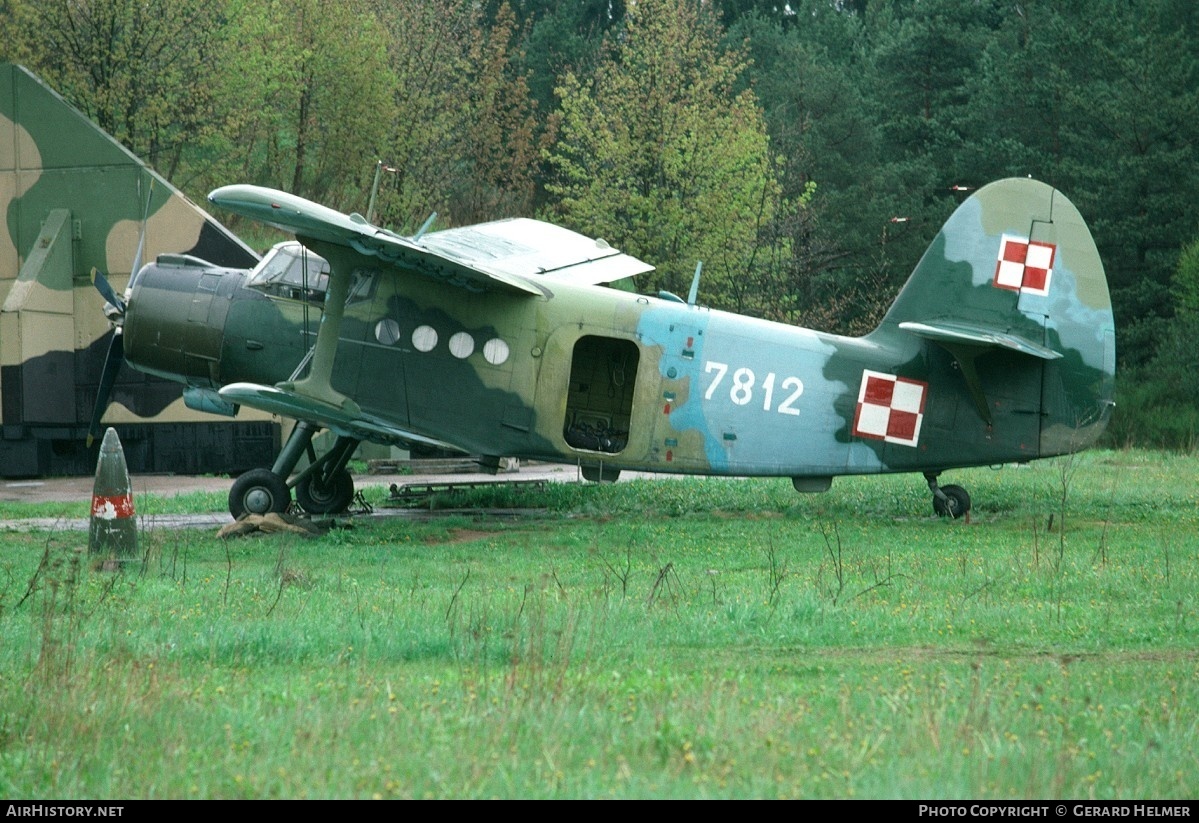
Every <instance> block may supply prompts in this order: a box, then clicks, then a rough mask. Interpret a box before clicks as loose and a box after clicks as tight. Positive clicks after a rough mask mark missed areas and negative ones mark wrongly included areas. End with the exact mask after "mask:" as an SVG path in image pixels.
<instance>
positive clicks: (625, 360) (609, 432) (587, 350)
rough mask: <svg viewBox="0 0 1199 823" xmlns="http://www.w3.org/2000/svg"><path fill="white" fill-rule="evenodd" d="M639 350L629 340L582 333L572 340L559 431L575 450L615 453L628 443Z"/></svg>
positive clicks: (622, 449)
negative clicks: (573, 346)
mask: <svg viewBox="0 0 1199 823" xmlns="http://www.w3.org/2000/svg"><path fill="white" fill-rule="evenodd" d="M639 361H640V353H639V352H638V350H637V346H636V344H634V343H633V342H631V341H629V340H617V339H616V338H612V337H598V336H594V335H588V336H586V337H581V338H579V341H578V342H577V343H575V348H574V355H573V357H572V358H571V363H570V385H569V389H568V393H567V397H566V421H565V423H564V425H563V430H562V436H563V438H564V439H565V440H566V442H567V444H568V445H570V446H571V447H572V448H575V449H579V450H581V451H593V452H605V453H608V454H616V453H617V452H621V451H624V448H625V446H626V445H628V442H629V423H630V421H631V419H632V416H633V388H634V384H635V383H636V378H637V365H638V362H639Z"/></svg>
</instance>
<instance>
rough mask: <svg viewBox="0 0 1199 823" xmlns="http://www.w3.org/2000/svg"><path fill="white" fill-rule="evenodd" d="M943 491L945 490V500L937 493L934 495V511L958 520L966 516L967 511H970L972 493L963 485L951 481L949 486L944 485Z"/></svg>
mask: <svg viewBox="0 0 1199 823" xmlns="http://www.w3.org/2000/svg"><path fill="white" fill-rule="evenodd" d="M941 491H943V492H945V499H944V500H942V499H941V498H939V497H937V496H936V495H934V496H933V511H934V512H936V513H937V516H939V517H948V518H950V519H951V520H956V519H957V518H959V517H964V516H965V514H966V512H968V511H970V495H969V494H967V493H966V490H965V489H963V488H962V487H961V486H955V485H953V484H952V483H951V484H950V485H948V486H942V487H941Z"/></svg>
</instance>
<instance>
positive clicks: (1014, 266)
mask: <svg viewBox="0 0 1199 823" xmlns="http://www.w3.org/2000/svg"><path fill="white" fill-rule="evenodd" d="M1056 252H1057V246H1054V245H1052V244H1050V243H1038V242H1037V241H1035V240H1029V239H1028V238H1027V237H1014V236H1012V235H1010V234H1005V235H1004V236H1003V239H1002V240H1001V241H1000V243H999V261H998V262H997V263H996V264H995V280H994V283H995V285H996V286H998V287H999V288H1001V289H1011V290H1012V291H1018V292H1020V293H1022V294H1039V295H1046V294H1049V280H1050V279H1051V278H1052V277H1053V257H1054V255H1055V254H1056Z"/></svg>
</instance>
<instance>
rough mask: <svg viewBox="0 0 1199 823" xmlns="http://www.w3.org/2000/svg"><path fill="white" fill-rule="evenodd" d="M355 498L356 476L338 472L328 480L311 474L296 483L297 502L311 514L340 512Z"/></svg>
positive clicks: (343, 471) (346, 472)
mask: <svg viewBox="0 0 1199 823" xmlns="http://www.w3.org/2000/svg"><path fill="white" fill-rule="evenodd" d="M353 500H354V478H353V477H352V476H351V475H350V473H349V472H348V471H345V470H342V471H339V472H337V473H336V474H334V475H333V477H332V478H330V479H329V480H328V481H324V480H322V479H321V478H318V477H317V476H316V475H315V474H310V475H308V476H307V477H305V478H304V479H303V480H301V481H300V482H299V483H297V484H296V502H297V503H299V504H300V507H301V508H302V509H304V511H306V512H308V513H309V514H338V513H340V512H344V511H345V510H346V508H347V507H348V506H349V505H350V503H351V502H352V501H353Z"/></svg>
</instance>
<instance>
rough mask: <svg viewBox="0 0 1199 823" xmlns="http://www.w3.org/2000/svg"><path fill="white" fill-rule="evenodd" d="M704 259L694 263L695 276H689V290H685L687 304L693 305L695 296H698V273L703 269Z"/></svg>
mask: <svg viewBox="0 0 1199 823" xmlns="http://www.w3.org/2000/svg"><path fill="white" fill-rule="evenodd" d="M703 268H704V261H703V260H700V261H699V262H698V263H696V264H695V276H694V277H692V278H691V291H689V292H687V305H688V306H694V305H695V298H696V297H698V296H699V273H700V272H701V271H703Z"/></svg>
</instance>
